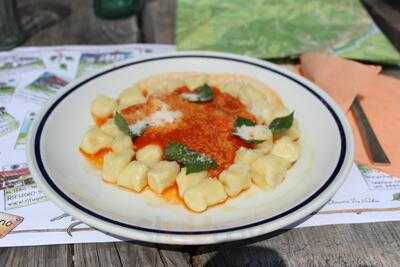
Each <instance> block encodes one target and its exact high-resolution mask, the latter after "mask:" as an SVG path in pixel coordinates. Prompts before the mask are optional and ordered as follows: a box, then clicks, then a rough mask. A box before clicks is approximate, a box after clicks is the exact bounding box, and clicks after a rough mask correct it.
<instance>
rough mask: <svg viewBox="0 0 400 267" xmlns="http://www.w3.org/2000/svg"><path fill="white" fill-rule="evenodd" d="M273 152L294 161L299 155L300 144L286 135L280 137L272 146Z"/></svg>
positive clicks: (291, 161)
mask: <svg viewBox="0 0 400 267" xmlns="http://www.w3.org/2000/svg"><path fill="white" fill-rule="evenodd" d="M271 154H273V155H275V156H279V157H281V158H284V159H286V160H287V161H288V162H290V163H293V162H295V161H296V160H297V158H298V157H299V154H300V151H299V145H298V144H296V143H294V142H293V141H292V140H291V139H290V138H289V137H287V136H284V137H282V138H280V139H278V140H277V141H276V142H275V144H274V146H273V147H272V150H271Z"/></svg>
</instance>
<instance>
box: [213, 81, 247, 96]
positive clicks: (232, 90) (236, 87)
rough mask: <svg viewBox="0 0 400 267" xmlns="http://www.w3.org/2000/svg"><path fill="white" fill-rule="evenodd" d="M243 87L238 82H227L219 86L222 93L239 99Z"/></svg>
mask: <svg viewBox="0 0 400 267" xmlns="http://www.w3.org/2000/svg"><path fill="white" fill-rule="evenodd" d="M242 86H243V85H242V83H241V82H238V81H227V82H223V83H221V84H218V85H217V87H218V89H219V90H220V91H221V92H223V93H227V94H230V95H231V96H234V97H239V94H240V91H241V90H242Z"/></svg>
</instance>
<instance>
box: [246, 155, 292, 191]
mask: <svg viewBox="0 0 400 267" xmlns="http://www.w3.org/2000/svg"><path fill="white" fill-rule="evenodd" d="M289 166H290V164H289V162H288V161H287V160H286V159H284V158H281V157H278V156H275V155H272V154H268V155H265V156H262V157H260V158H258V159H257V160H256V161H255V162H254V163H253V164H252V171H253V175H252V180H253V182H254V183H255V184H256V185H258V186H259V187H262V188H266V187H276V186H277V185H278V184H280V183H281V182H282V180H283V178H284V177H285V175H286V170H287V169H288V168H289Z"/></svg>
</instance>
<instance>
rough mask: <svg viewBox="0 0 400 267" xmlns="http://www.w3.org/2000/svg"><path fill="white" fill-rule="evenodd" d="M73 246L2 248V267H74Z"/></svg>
mask: <svg viewBox="0 0 400 267" xmlns="http://www.w3.org/2000/svg"><path fill="white" fill-rule="evenodd" d="M72 249H73V245H53V246H37V247H12V248H0V266H5V267H8V266H12V267H14V266H23V267H25V266H57V267H64V266H65V267H67V266H72Z"/></svg>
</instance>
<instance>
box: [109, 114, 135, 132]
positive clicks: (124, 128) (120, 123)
mask: <svg viewBox="0 0 400 267" xmlns="http://www.w3.org/2000/svg"><path fill="white" fill-rule="evenodd" d="M114 123H115V125H117V127H118V128H119V129H120V130H121V132H123V133H124V134H126V135H129V136H130V137H136V136H135V135H133V134H132V132H131V130H130V129H129V125H128V123H127V122H126V120H125V118H124V117H123V116H122V115H121V114H120V113H118V112H117V113H115V116H114Z"/></svg>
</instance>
